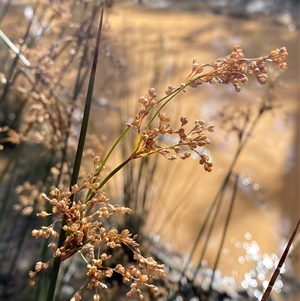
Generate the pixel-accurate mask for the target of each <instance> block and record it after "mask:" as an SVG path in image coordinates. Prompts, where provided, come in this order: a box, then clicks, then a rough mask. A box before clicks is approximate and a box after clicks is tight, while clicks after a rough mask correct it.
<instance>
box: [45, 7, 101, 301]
mask: <svg viewBox="0 0 300 301" xmlns="http://www.w3.org/2000/svg"><path fill="white" fill-rule="evenodd" d="M95 10H96V6H95ZM103 13H104V7H103V6H102V10H101V16H100V21H99V29H98V33H97V41H96V46H95V53H94V58H93V64H92V68H91V74H90V79H89V86H88V92H87V96H86V104H85V108H84V114H83V120H82V126H81V130H80V136H79V141H78V148H77V151H76V157H75V163H74V169H73V173H72V177H71V185H70V187H72V186H73V185H75V184H76V183H77V180H78V175H79V169H80V165H81V159H82V154H83V148H84V144H85V139H86V133H87V127H88V121H89V114H90V108H91V104H92V96H93V90H94V83H95V77H96V69H97V63H98V54H99V47H100V40H101V32H102V24H103ZM70 189H71V188H70ZM73 200H74V194H72V195H71V197H70V204H69V206H70V207H71V206H72V203H73ZM64 223H65V221H64V222H63V224H62V227H61V230H60V235H59V241H58V248H60V247H62V246H63V243H64V241H65V235H66V233H65V231H64V230H63V226H64ZM60 263H61V259H60V258H59V257H56V258H55V259H54V262H53V268H52V275H51V279H50V283H49V288H48V295H47V301H54V296H55V288H56V283H57V278H58V273H59V270H60Z"/></svg>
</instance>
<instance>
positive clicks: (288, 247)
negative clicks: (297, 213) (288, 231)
mask: <svg viewBox="0 0 300 301" xmlns="http://www.w3.org/2000/svg"><path fill="white" fill-rule="evenodd" d="M299 226H300V219H298V222H297V224H296V227H295V228H294V231H293V233H292V235H291V237H290V239H289V241H288V243H287V245H286V247H285V249H284V252H283V254H282V255H281V257H280V260H279V262H278V265H277V267H276V269H275V271H274V273H273V275H272V277H271V280H270V282H269V284H268V287H267V289H266V290H265V292H264V294H263V296H262V298H261V301H267V300H268V298H269V296H270V294H271V292H272V289H273V286H274V284H275V281H276V279H277V277H278V275H279V273H280V269H281V268H282V265H283V263H284V261H285V259H286V258H287V255H288V253H289V250H290V248H291V246H292V243H293V241H294V238H295V236H296V233H297V231H298V229H299Z"/></svg>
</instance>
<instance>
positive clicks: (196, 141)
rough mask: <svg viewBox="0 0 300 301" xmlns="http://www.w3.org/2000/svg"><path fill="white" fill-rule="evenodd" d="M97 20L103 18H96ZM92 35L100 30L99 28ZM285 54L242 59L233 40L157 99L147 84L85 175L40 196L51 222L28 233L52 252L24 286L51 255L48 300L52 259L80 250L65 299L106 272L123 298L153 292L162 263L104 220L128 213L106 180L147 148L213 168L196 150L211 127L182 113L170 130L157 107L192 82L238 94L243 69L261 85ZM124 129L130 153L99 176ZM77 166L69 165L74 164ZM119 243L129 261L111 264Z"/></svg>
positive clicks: (96, 285)
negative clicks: (79, 277)
mask: <svg viewBox="0 0 300 301" xmlns="http://www.w3.org/2000/svg"><path fill="white" fill-rule="evenodd" d="M102 16H103V15H102ZM100 24H102V18H101V21H100ZM99 33H101V26H100V29H99ZM99 44H100V34H98V39H97V45H96V47H95V56H94V61H93V67H92V72H91V77H90V85H89V90H88V95H87V105H86V110H85V117H84V122H83V127H82V129H83V130H82V131H85V132H86V125H87V121H88V111H89V103H90V101H91V95H92V92H93V81H94V78H95V73H96V66H97V53H98V51H99ZM287 55H288V53H287V51H286V49H285V48H284V47H283V48H281V49H276V50H273V51H272V52H271V53H270V54H269V55H267V56H263V57H260V58H255V59H248V58H245V56H244V54H243V52H242V49H241V48H240V47H239V46H235V47H234V48H233V51H232V53H231V54H230V55H228V56H226V57H224V58H221V59H218V60H216V61H214V62H211V63H207V64H200V65H198V64H197V63H196V62H195V61H194V62H193V67H192V72H191V73H190V74H189V75H188V76H187V77H186V79H185V80H184V82H183V83H182V84H180V86H178V87H177V88H174V87H172V86H169V87H168V88H167V90H166V92H165V93H166V95H165V96H164V97H162V98H160V99H158V97H157V93H156V91H155V89H154V88H151V89H149V91H148V94H149V95H148V96H147V97H145V96H141V97H140V98H139V100H138V101H139V103H140V104H141V105H142V107H141V108H140V110H139V112H138V113H137V114H136V116H135V117H134V118H132V119H130V120H129V121H128V123H127V125H126V128H125V129H124V131H123V132H122V133H121V135H120V136H119V137H118V138H117V139H116V141H115V143H114V144H113V145H112V147H111V148H110V149H109V151H108V152H107V154H106V156H104V158H103V159H101V158H100V157H98V156H94V170H93V173H92V174H89V175H87V176H86V177H85V178H84V179H83V180H82V181H81V183H80V184H79V183H74V182H73V181H74V179H76V181H77V178H78V171H77V174H76V175H75V176H73V177H72V181H71V188H70V189H69V190H67V191H63V190H61V189H59V188H54V189H53V190H52V191H51V192H50V197H48V196H47V195H46V194H45V193H44V194H43V195H42V196H43V198H44V199H45V200H46V201H47V202H48V203H49V204H50V205H51V212H49V213H48V212H46V211H42V212H40V213H39V214H38V216H39V217H42V218H45V217H49V216H51V217H52V218H53V220H52V222H51V224H50V225H48V226H43V227H41V228H40V229H35V230H33V231H32V235H33V236H34V237H36V238H39V237H41V238H44V239H47V240H48V239H49V240H50V243H49V247H50V248H51V250H52V258H51V259H50V260H49V261H47V262H37V263H36V265H35V267H34V270H33V271H31V272H30V273H29V276H30V278H31V282H30V284H31V285H32V286H33V285H34V284H35V278H36V277H37V275H38V274H39V273H40V272H41V271H42V270H46V269H48V268H49V266H50V264H51V262H52V261H53V260H54V267H53V270H56V273H53V274H56V276H53V274H52V279H51V281H52V282H50V289H49V290H52V292H51V293H50V294H49V295H51V297H49V296H48V300H52V299H53V296H54V290H55V283H56V277H57V273H58V270H59V263H60V262H62V261H64V260H66V259H68V258H70V257H72V256H74V255H75V254H76V253H79V254H80V255H81V257H82V259H83V261H84V262H85V263H86V269H87V270H86V271H87V272H86V275H87V280H86V282H85V283H84V284H83V285H82V286H81V287H80V288H79V289H78V290H77V291H76V293H75V294H74V296H73V297H72V299H71V300H72V301H73V300H74V301H75V300H80V299H81V297H82V296H81V293H82V290H83V288H84V287H87V288H88V289H90V290H94V291H95V294H94V297H93V299H94V300H100V291H101V290H102V289H106V288H107V285H106V283H105V281H106V279H107V278H110V277H112V275H113V273H118V274H120V275H121V276H122V280H123V282H124V283H126V284H130V285H129V291H128V293H127V295H126V296H127V297H133V296H137V297H138V299H139V300H143V299H144V295H143V291H142V290H143V287H148V288H149V289H150V291H151V292H153V293H154V294H155V293H156V292H157V290H158V288H157V286H156V285H155V284H153V280H154V279H157V278H159V277H164V276H165V273H164V266H163V265H162V264H158V262H157V261H156V260H155V259H154V258H152V257H148V258H146V257H144V256H143V255H142V253H141V251H140V249H139V245H138V243H137V242H136V236H134V235H132V234H131V233H130V231H129V230H128V229H126V228H125V229H123V230H121V231H118V230H117V229H116V228H113V227H109V225H110V224H109V222H107V220H108V219H109V218H110V217H111V216H112V215H115V214H130V213H131V209H130V208H128V207H123V206H119V205H116V204H111V203H110V201H109V199H108V197H107V196H106V194H105V190H104V188H105V185H106V184H107V183H108V182H109V180H110V179H112V178H113V177H114V175H116V173H117V172H118V171H120V170H121V169H122V168H123V167H124V166H125V165H127V164H128V163H129V162H131V161H132V160H136V159H142V158H145V157H148V156H150V155H154V154H160V155H162V156H163V157H165V158H166V159H168V160H175V159H176V158H181V159H183V160H185V159H187V158H189V157H190V156H191V153H196V154H197V155H198V156H199V164H200V165H202V166H203V168H204V169H205V170H206V171H208V172H210V171H212V163H211V161H210V158H209V156H207V155H203V154H201V152H200V151H199V147H203V146H206V145H207V144H209V143H210V140H209V138H208V136H207V133H208V132H213V128H214V127H213V126H207V125H206V124H205V122H204V121H203V120H195V121H194V122H193V123H192V125H191V126H190V128H187V127H188V125H189V122H188V118H187V117H185V116H181V117H180V120H179V122H178V124H179V125H178V126H177V129H175V130H174V129H173V126H172V125H171V117H170V116H168V115H167V114H166V113H164V112H163V110H164V109H165V108H166V107H167V105H169V104H170V103H171V101H174V98H175V97H176V96H177V95H178V94H179V93H181V92H185V91H186V89H187V88H188V87H198V86H200V85H201V84H204V83H210V84H217V83H222V84H232V85H234V87H235V89H236V91H237V92H239V91H240V90H241V87H240V83H244V84H245V83H247V82H248V76H249V75H253V76H255V77H256V79H257V80H258V82H259V83H260V84H264V83H265V82H266V81H267V78H268V76H267V67H266V63H267V62H271V63H275V64H276V65H278V66H279V67H280V68H283V69H286V68H287V64H286V62H285V60H286V58H287ZM86 116H87V118H86ZM130 130H134V131H135V132H136V143H135V145H134V146H133V149H132V153H131V155H130V156H129V157H128V158H127V159H126V160H124V161H123V162H122V163H120V164H119V165H118V166H116V167H115V168H114V169H113V170H112V171H111V172H110V173H108V174H107V175H106V176H105V175H104V171H103V169H104V167H105V165H106V163H107V161H108V160H109V159H110V157H111V154H112V152H113V151H114V150H115V149H116V147H117V146H118V145H119V143H120V142H121V141H122V140H123V139H124V137H125V135H126V134H127V133H128V132H129V131H130ZM165 135H167V136H175V138H176V139H175V140H176V141H177V142H176V143H175V144H172V145H161V143H162V142H161V141H164V140H161V139H160V138H161V137H162V136H165ZM82 137H83V139H82ZM83 144H84V135H83V136H82V135H80V140H79V147H78V149H81V150H82V149H83ZM77 154H78V156H79V157H80V156H81V155H82V152H81V151H79V152H78V153H77ZM78 156H77V157H78ZM79 161H80V160H79ZM78 168H79V167H77V168H74V170H76V169H78ZM73 175H74V172H73ZM59 229H60V230H59ZM59 232H60V233H59ZM57 240H58V242H57ZM124 245H125V246H127V247H128V248H129V249H130V250H131V251H132V254H133V258H134V260H136V264H135V265H123V264H121V263H117V264H115V265H112V264H111V257H112V256H111V255H108V250H109V249H116V248H122V246H124ZM53 279H54V280H53ZM51 286H52V287H51Z"/></svg>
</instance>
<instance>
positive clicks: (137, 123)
mask: <svg viewBox="0 0 300 301" xmlns="http://www.w3.org/2000/svg"><path fill="white" fill-rule="evenodd" d="M148 94H149V96H148V97H144V96H141V97H140V98H139V103H141V104H142V105H143V107H142V108H141V109H140V110H139V112H138V114H137V115H136V116H135V118H134V120H133V121H132V122H131V123H128V124H127V125H128V126H133V127H136V128H137V129H138V132H140V128H141V125H142V121H143V119H144V118H145V117H146V116H147V115H148V114H149V112H150V110H151V108H152V107H154V106H155V105H156V100H155V98H156V97H157V94H156V91H155V89H154V88H150V89H149V90H148Z"/></svg>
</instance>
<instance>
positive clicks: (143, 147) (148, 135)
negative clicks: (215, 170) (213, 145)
mask: <svg viewBox="0 0 300 301" xmlns="http://www.w3.org/2000/svg"><path fill="white" fill-rule="evenodd" d="M169 95H170V94H169ZM156 96H157V94H156V92H155V89H154V88H151V89H149V97H147V98H146V97H144V96H141V97H140V99H139V102H140V103H141V104H142V105H143V107H142V108H141V109H140V110H139V112H138V114H137V115H136V117H135V119H134V120H133V121H132V123H131V124H128V125H129V126H132V127H135V128H136V129H137V132H138V133H139V140H138V143H137V146H136V149H135V151H134V153H133V155H132V159H136V158H140V157H144V156H148V155H151V154H155V153H158V154H161V155H163V156H164V157H165V158H167V159H169V160H175V159H177V158H178V157H179V158H181V159H187V158H189V157H190V156H191V152H190V151H192V152H194V153H196V154H198V156H199V157H200V160H199V163H200V164H201V165H203V166H204V169H205V170H206V171H211V170H212V163H211V162H210V158H209V156H207V155H203V154H201V153H200V151H199V148H201V147H204V146H206V145H207V144H209V143H210V140H209V139H208V137H207V135H206V134H205V132H213V130H214V127H213V126H206V125H205V122H204V121H203V120H195V121H194V124H193V126H192V128H191V129H190V130H186V128H185V126H186V124H187V123H188V120H187V118H186V117H185V116H181V117H180V123H181V125H180V128H179V129H178V130H172V128H171V126H170V121H171V118H170V116H168V115H167V114H166V113H160V112H158V113H157V117H158V126H157V127H154V128H153V129H152V128H151V126H150V124H147V125H146V126H145V127H144V128H143V129H142V124H143V121H144V119H145V117H146V116H147V115H149V113H150V110H151V109H152V108H153V107H154V106H155V105H156V101H155V97H156ZM164 135H169V136H173V138H174V139H175V140H176V143H174V144H172V145H167V146H161V145H160V144H161V143H163V136H164ZM174 136H175V137H174ZM159 143H160V144H159ZM171 150H172V151H174V154H173V155H170V151H171Z"/></svg>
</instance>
